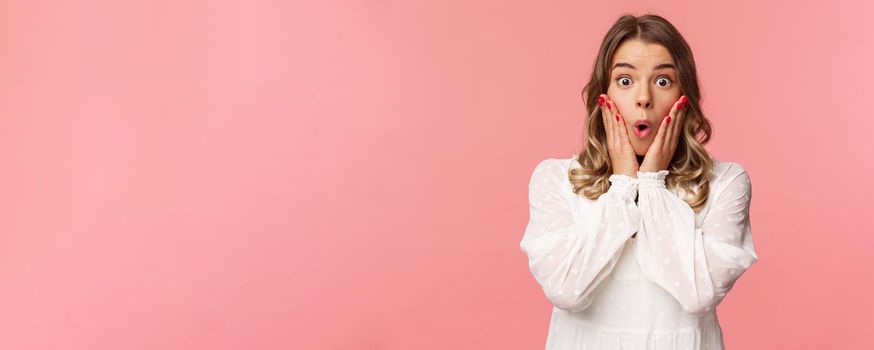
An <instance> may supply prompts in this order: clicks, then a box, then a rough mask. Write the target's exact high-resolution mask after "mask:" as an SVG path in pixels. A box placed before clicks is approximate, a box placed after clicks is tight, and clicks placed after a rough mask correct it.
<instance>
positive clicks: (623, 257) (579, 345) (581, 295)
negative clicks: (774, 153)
mask: <svg viewBox="0 0 874 350" xmlns="http://www.w3.org/2000/svg"><path fill="white" fill-rule="evenodd" d="M571 167H580V164H579V162H578V161H577V158H576V156H574V157H572V158H569V159H556V158H549V159H546V160H543V161H541V162H540V163H539V164H538V165H537V166H536V167H535V169H534V172H533V174H532V175H531V179H530V182H529V185H528V191H529V192H528V193H529V195H528V201H529V207H530V218H529V221H528V225H527V227H526V229H525V233H524V235H523V237H522V240H521V242H520V248H521V249H522V251H523V252H524V253H525V255H526V256H527V257H528V267H529V270H530V271H531V274H532V275H533V277H534V279H535V280H536V282H537V283H538V284H539V285H540V287H541V288H542V289H543V292H544V294H545V296H546V298H547V299H548V300H549V302H550V303H551V304H552V305H553V311H552V318H551V321H550V325H549V333H548V336H547V340H546V349H547V350H550V349H552V350H557V349H562V350H564V349H567V350H570V349H575V350H577V349H591V350H607V349H617V350H618V349H625V350H628V349H641V350H642V349H647V350H664V349H671V350H678V349H707V350H721V349H723V339H722V330H721V328H720V325H719V321H718V318H717V316H716V307H717V305H719V303H720V302H721V301H722V299H723V298H725V296H726V294H727V293H728V291H729V290H730V289H731V288H732V287H733V286H734V284H735V282H736V281H737V279H738V278H739V277H740V276H741V275H742V274H743V273H744V272H745V271H746V270H747V269H748V268H749V267H750V266H751V265H752V264H754V263H755V262H756V261H757V260H758V257H757V255H756V252H755V248H754V246H753V241H752V236H751V230H750V220H749V207H750V200H751V195H752V191H751V183H750V179H749V176H748V174H747V172H746V170H745V169H744V168H743V167H742V166H741V165H739V164H737V163H734V162H721V161H717V160H714V168H713V176H712V178H711V184H710V195H709V196H708V199H707V203H706V204H705V207H704V208H703V209H702V210H701V211H700V212H698V213H695V212H694V211H693V210H692V208H691V207H690V206H689V205H688V204H687V203H686V202H685V201H683V200H682V199H681V198H683V197H684V195H685V193H684V191H683V190H682V189H679V188H675V189H668V188H667V187H666V185H665V178H666V176H667V175H668V173H669V172H668V171H667V170H662V171H658V172H638V173H637V177H636V178H634V177H630V176H626V175H617V174H614V175H611V176H610V177H609V181H610V188H609V190H608V191H607V192H606V193H604V194H603V195H601V196H600V197H599V198H598V199H597V200H590V199H588V198H585V197H584V196H582V195H577V194H575V193H573V189H572V185H571V183H570V181H569V178H568V172H569V169H570V168H571ZM632 236H634V237H633V238H632Z"/></svg>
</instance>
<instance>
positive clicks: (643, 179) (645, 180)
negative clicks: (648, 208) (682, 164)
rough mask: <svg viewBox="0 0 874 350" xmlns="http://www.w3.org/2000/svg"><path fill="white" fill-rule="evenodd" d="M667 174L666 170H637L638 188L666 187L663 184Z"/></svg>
mask: <svg viewBox="0 0 874 350" xmlns="http://www.w3.org/2000/svg"><path fill="white" fill-rule="evenodd" d="M667 176H668V171H667V170H659V171H652V172H651V171H647V172H641V171H638V172H637V181H638V188H639V189H641V190H651V189H660V188H667V187H666V186H665V177H667Z"/></svg>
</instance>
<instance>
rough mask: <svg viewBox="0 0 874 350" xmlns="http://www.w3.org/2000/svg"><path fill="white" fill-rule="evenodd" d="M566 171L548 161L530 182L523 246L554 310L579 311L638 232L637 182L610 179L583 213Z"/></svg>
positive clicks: (625, 178) (621, 177)
mask: <svg viewBox="0 0 874 350" xmlns="http://www.w3.org/2000/svg"><path fill="white" fill-rule="evenodd" d="M567 171H568V167H567V166H564V165H562V164H561V160H558V159H552V158H551V159H546V160H544V161H542V162H540V164H538V165H537V167H536V168H535V170H534V173H533V174H532V176H531V179H530V182H529V184H528V202H529V208H530V217H529V221H528V225H527V227H526V229H525V233H524V235H523V237H522V241H521V242H520V248H521V249H522V251H523V252H524V253H525V254H526V256H527V257H528V267H529V270H530V271H531V273H532V274H533V275H534V278H535V280H536V281H537V283H538V284H539V285H540V287H541V288H542V289H543V291H544V293H545V294H546V297H547V299H549V301H550V302H551V303H552V304H553V305H555V306H556V307H558V308H560V309H563V310H569V311H580V310H583V309H585V308H587V307H588V306H589V305H591V303H592V297H591V294H592V291H593V290H594V289H595V287H597V286H598V284H599V283H600V282H601V281H602V280H603V279H604V277H606V276H607V275H608V274H609V273H610V272H611V271H612V270H613V267H614V266H615V265H616V262H617V261H618V259H619V257H620V253H621V252H622V249H623V248H625V242H626V241H627V240H628V239H629V238H630V237H631V235H632V234H634V233H635V232H637V230H638V227H639V222H640V213H639V212H638V210H637V206H636V205H635V203H634V198H635V196H636V194H637V180H636V179H634V178H632V177H630V176H626V175H612V176H610V178H609V180H610V183H611V185H610V188H609V190H608V191H607V192H605V193H604V194H602V195H601V196H600V197H598V199H597V200H596V201H595V202H594V203H591V204H590V205H588V206H582V207H583V209H576V208H577V207H576V206H574V205H572V203H573V202H574V201H577V200H578V199H577V198H574V197H575V196H577V194H575V193H573V191H572V187H571V185H570V182H569V181H568V173H567Z"/></svg>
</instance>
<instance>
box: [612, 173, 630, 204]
mask: <svg viewBox="0 0 874 350" xmlns="http://www.w3.org/2000/svg"><path fill="white" fill-rule="evenodd" d="M609 180H610V189H608V190H607V192H609V193H616V194H618V195H619V196H620V197H622V199H624V200H626V201H628V200H634V197H636V196H637V179H635V178H633V177H631V176H628V175H625V174H613V175H610V178H609Z"/></svg>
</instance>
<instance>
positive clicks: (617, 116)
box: [616, 114, 619, 122]
mask: <svg viewBox="0 0 874 350" xmlns="http://www.w3.org/2000/svg"><path fill="white" fill-rule="evenodd" d="M616 121H617V122H618V121H619V115H618V114H617V115H616Z"/></svg>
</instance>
